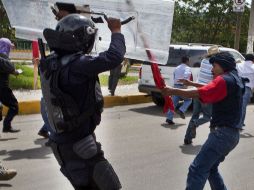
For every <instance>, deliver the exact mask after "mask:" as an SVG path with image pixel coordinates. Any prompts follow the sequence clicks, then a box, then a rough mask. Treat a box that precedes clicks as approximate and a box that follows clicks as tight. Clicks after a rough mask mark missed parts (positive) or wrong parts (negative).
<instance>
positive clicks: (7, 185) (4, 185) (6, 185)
mask: <svg viewBox="0 0 254 190" xmlns="http://www.w3.org/2000/svg"><path fill="white" fill-rule="evenodd" d="M0 187H12V185H11V184H7V183H0Z"/></svg>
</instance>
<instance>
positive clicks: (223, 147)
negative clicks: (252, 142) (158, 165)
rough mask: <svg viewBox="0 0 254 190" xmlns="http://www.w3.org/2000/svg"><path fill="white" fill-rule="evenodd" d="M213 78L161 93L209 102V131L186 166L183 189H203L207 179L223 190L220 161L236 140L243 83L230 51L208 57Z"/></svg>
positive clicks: (215, 187) (212, 186)
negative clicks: (199, 148)
mask: <svg viewBox="0 0 254 190" xmlns="http://www.w3.org/2000/svg"><path fill="white" fill-rule="evenodd" d="M209 61H210V63H211V64H213V69H212V73H213V75H214V80H213V81H211V82H210V83H208V84H207V85H204V86H202V85H200V87H199V88H198V89H177V88H172V87H166V88H164V89H163V90H162V91H161V92H162V94H163V95H164V96H171V95H178V96H184V97H187V98H199V99H200V100H201V101H202V102H204V103H211V104H212V120H211V129H212V130H211V132H210V134H209V136H208V139H207V140H206V142H205V143H204V145H203V146H202V148H201V150H200V152H199V153H198V155H197V156H196V158H195V159H194V161H193V162H192V164H191V165H190V167H189V173H188V177H187V186H186V190H202V189H203V188H204V186H205V183H206V180H207V179H208V181H209V183H210V186H211V189H216V190H226V189H227V188H226V186H225V184H224V182H223V179H222V176H221V175H220V173H219V171H218V166H219V164H220V163H221V162H222V161H224V159H225V157H226V155H228V153H229V152H230V151H231V150H233V149H234V148H235V147H236V145H237V144H238V142H239V136H240V135H239V131H240V129H241V127H242V126H240V125H239V122H240V120H241V116H242V109H241V107H242V94H243V89H244V84H243V82H242V80H241V78H240V77H239V76H238V74H237V71H236V68H235V67H236V63H235V60H234V58H233V57H232V56H231V54H229V53H227V52H222V53H218V54H216V55H214V56H212V57H211V58H210V60H209Z"/></svg>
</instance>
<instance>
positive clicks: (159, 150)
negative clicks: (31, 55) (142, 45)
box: [0, 103, 254, 190]
mask: <svg viewBox="0 0 254 190" xmlns="http://www.w3.org/2000/svg"><path fill="white" fill-rule="evenodd" d="M253 110H254V105H251V106H249V107H248V112H247V113H248V115H247V121H246V125H247V126H246V130H245V131H244V132H243V133H242V134H241V141H240V144H239V145H238V146H237V148H236V149H235V150H234V151H233V152H232V153H231V154H230V155H229V156H228V157H227V158H226V161H225V162H224V163H223V164H222V165H221V171H222V174H223V176H224V179H225V182H226V184H227V185H228V189H230V190H253V189H254V181H253V178H254V164H253V163H254V149H253V144H254V138H253V137H254V128H253V123H254V117H252V116H253ZM189 116H190V115H188V117H187V118H186V119H185V120H182V119H180V118H176V120H175V121H176V123H177V125H176V126H175V127H169V126H167V125H166V124H165V123H164V121H165V118H164V116H163V114H162V113H161V110H160V109H159V108H157V107H155V106H154V105H153V104H152V103H148V104H140V105H133V106H121V107H113V108H108V109H105V112H104V114H103V122H102V124H101V125H100V126H99V127H98V129H97V131H96V133H97V138H98V139H99V141H101V142H102V144H103V149H104V150H105V153H106V157H107V158H108V159H109V160H110V161H111V163H112V165H113V166H114V168H115V170H116V171H117V173H118V174H119V177H120V179H121V182H122V185H123V190H181V189H184V187H185V180H186V174H187V170H188V166H189V164H190V162H191V161H192V160H193V158H194V156H195V154H196V153H197V151H198V150H199V149H200V147H201V145H202V143H203V142H204V141H205V139H206V137H207V134H208V131H209V129H208V125H204V126H202V127H201V128H200V129H199V130H198V131H197V138H196V139H195V141H194V144H193V145H192V146H184V145H183V136H184V132H185V129H186V123H187V122H188V121H189V119H190V118H189ZM41 124H42V120H41V117H40V115H29V116H19V117H16V118H15V122H14V123H13V125H14V126H15V127H17V128H20V129H22V131H21V132H20V133H19V134H1V136H2V137H1V139H0V141H1V142H0V159H1V160H2V161H3V162H4V164H5V165H6V166H7V167H13V168H16V169H17V170H18V175H17V177H16V178H14V179H13V180H12V181H9V182H6V183H3V182H1V183H0V189H7V190H45V189H48V190H51V189H54V190H71V189H72V187H71V186H70V184H69V183H68V181H67V180H66V179H65V178H64V177H63V176H62V175H61V174H60V172H59V167H58V165H57V163H56V161H55V159H54V158H53V155H52V153H51V151H50V150H49V149H48V148H47V147H45V146H44V143H45V140H43V139H41V138H39V137H38V136H37V131H38V129H39V128H40V126H41ZM0 125H2V123H0ZM208 189H210V188H209V187H208V186H206V188H205V190H208Z"/></svg>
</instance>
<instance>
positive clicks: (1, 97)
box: [0, 87, 19, 128]
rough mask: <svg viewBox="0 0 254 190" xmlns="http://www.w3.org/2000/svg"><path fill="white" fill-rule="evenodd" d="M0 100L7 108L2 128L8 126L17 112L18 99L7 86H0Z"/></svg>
mask: <svg viewBox="0 0 254 190" xmlns="http://www.w3.org/2000/svg"><path fill="white" fill-rule="evenodd" d="M0 102H2V104H3V105H5V106H6V107H8V108H9V109H8V112H7V115H6V117H5V118H4V122H3V124H4V125H3V126H4V128H10V127H11V121H12V120H13V118H14V117H15V115H17V114H18V111H19V108H18V101H17V99H16V97H15V96H14V94H13V92H12V90H11V89H10V88H9V87H4V88H0Z"/></svg>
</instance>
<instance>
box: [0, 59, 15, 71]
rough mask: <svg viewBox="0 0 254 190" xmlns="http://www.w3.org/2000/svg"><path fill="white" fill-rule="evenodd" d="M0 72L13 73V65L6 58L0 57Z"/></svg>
mask: <svg viewBox="0 0 254 190" xmlns="http://www.w3.org/2000/svg"><path fill="white" fill-rule="evenodd" d="M0 72H1V73H8V74H14V73H15V67H14V65H13V64H12V63H11V62H10V61H9V60H8V59H4V58H2V57H0Z"/></svg>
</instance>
